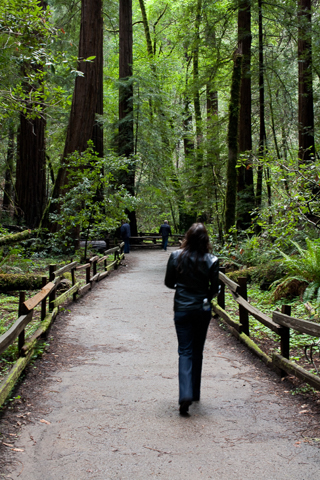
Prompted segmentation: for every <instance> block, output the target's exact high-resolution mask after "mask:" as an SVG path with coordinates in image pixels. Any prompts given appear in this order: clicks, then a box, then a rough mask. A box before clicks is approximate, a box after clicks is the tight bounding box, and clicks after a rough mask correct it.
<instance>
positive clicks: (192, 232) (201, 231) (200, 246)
mask: <svg viewBox="0 0 320 480" xmlns="http://www.w3.org/2000/svg"><path fill="white" fill-rule="evenodd" d="M181 250H182V252H181V255H180V259H179V260H180V261H179V267H178V268H179V270H181V266H182V265H181V264H182V261H183V260H184V259H187V258H189V257H190V256H191V254H192V253H196V262H195V265H196V266H197V264H198V258H199V256H202V255H204V254H205V253H209V252H211V245H210V240H209V235H208V232H207V229H206V227H205V226H204V225H203V223H194V224H192V225H191V227H190V228H189V230H188V231H187V233H186V234H185V237H184V239H183V240H182V244H181Z"/></svg>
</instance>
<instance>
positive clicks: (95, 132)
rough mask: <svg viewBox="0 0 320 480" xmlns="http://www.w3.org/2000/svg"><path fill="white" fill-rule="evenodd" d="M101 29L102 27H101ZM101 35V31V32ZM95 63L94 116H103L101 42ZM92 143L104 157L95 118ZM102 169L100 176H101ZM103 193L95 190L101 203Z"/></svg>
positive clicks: (101, 132) (100, 130)
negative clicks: (96, 69)
mask: <svg viewBox="0 0 320 480" xmlns="http://www.w3.org/2000/svg"><path fill="white" fill-rule="evenodd" d="M101 28H102V29H103V25H101ZM102 34H103V31H102ZM96 61H97V68H98V77H99V78H98V98H97V106H96V114H97V115H103V42H101V44H100V45H99V51H98V52H97V55H96ZM92 141H93V144H94V150H95V152H96V153H97V154H98V156H99V157H100V158H103V155H104V143H103V126H102V123H101V120H100V119H99V118H96V120H95V123H94V125H93V131H92ZM103 173H104V172H103V169H102V172H101V174H102V175H103ZM103 195H104V191H103V188H102V187H99V188H98V189H97V196H96V198H97V201H98V202H102V201H103Z"/></svg>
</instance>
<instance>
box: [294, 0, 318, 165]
mask: <svg viewBox="0 0 320 480" xmlns="http://www.w3.org/2000/svg"><path fill="white" fill-rule="evenodd" d="M298 25H299V27H298V65H299V67H298V70H299V113H298V123H299V160H300V161H308V160H312V159H314V156H315V146H314V112H313V89H312V42H311V0H298Z"/></svg>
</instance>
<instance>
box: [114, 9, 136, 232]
mask: <svg viewBox="0 0 320 480" xmlns="http://www.w3.org/2000/svg"><path fill="white" fill-rule="evenodd" d="M119 34H120V35H119V77H120V88H119V137H118V141H119V154H120V155H124V156H125V157H127V158H130V157H132V155H133V153H134V138H133V84H132V63H133V57H132V42H133V39H132V0H120V2H119ZM134 180H135V168H134V165H133V164H132V165H130V166H129V170H128V172H127V173H126V174H125V176H123V177H122V178H121V183H123V184H124V185H125V187H126V189H127V190H128V192H129V193H130V194H131V195H134V194H135V192H134V183H135V182H134ZM127 213H128V216H129V220H130V226H131V234H132V235H134V236H135V235H137V220H136V214H135V212H134V211H132V212H127Z"/></svg>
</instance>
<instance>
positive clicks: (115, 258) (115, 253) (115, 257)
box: [114, 245, 120, 270]
mask: <svg viewBox="0 0 320 480" xmlns="http://www.w3.org/2000/svg"><path fill="white" fill-rule="evenodd" d="M118 249H119V250H120V247H119V245H118ZM114 262H116V263H115V265H114V269H115V270H117V268H118V250H115V252H114Z"/></svg>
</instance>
